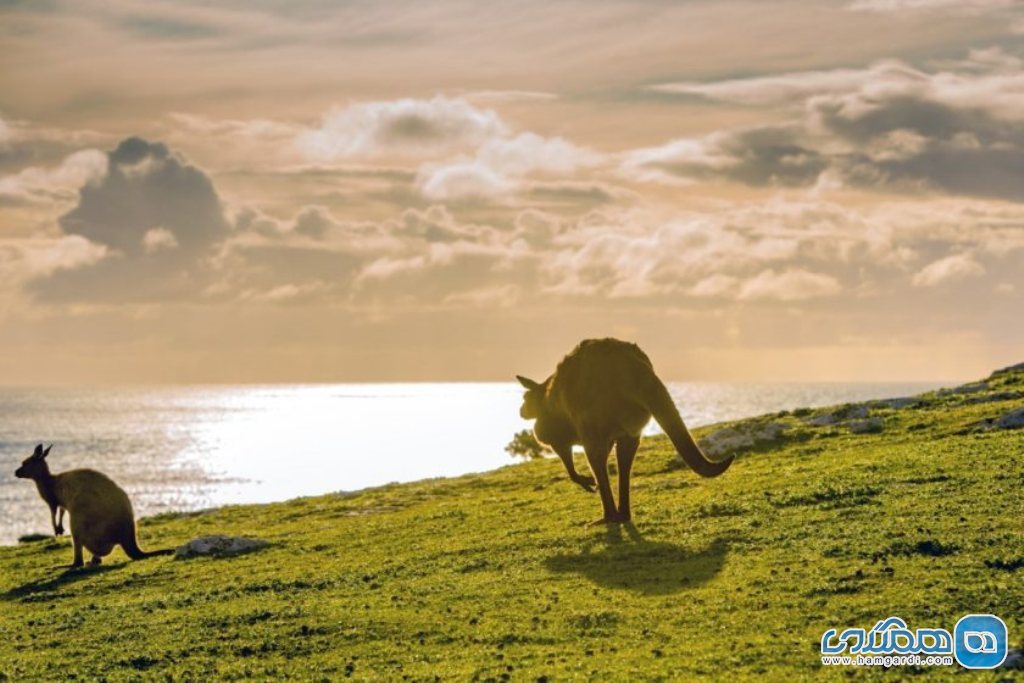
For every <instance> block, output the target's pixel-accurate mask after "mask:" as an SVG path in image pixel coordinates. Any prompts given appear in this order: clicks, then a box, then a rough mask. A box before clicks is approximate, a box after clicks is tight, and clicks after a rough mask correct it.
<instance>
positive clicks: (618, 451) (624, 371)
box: [516, 339, 733, 524]
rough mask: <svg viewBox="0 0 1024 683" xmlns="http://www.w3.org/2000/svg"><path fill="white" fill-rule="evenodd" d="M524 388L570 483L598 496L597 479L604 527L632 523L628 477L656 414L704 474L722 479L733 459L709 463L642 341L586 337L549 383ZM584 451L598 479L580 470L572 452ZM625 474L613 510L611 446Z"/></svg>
mask: <svg viewBox="0 0 1024 683" xmlns="http://www.w3.org/2000/svg"><path fill="white" fill-rule="evenodd" d="M516 379H518V380H519V383H520V384H522V385H523V387H524V388H525V389H526V393H525V394H524V396H523V405H522V408H520V410H519V414H520V415H521V416H522V417H523V418H524V419H527V420H536V422H535V423H534V428H533V431H534V435H535V436H536V437H537V440H538V441H540V442H541V443H545V444H547V445H549V446H550V447H551V448H552V449H553V450H554V451H555V453H557V454H558V457H559V458H561V460H562V463H563V464H564V465H565V469H566V471H567V472H568V473H569V478H570V479H571V480H572V481H574V482H576V483H577V484H579V485H580V486H582V487H583V488H585V489H586V490H588V491H591V492H593V490H594V484H595V478H596V484H597V491H598V493H600V495H601V506H602V508H603V509H604V517H603V518H602V519H600V520H597V522H595V523H597V524H599V523H614V522H627V521H629V520H630V519H631V518H632V514H631V512H630V501H629V477H630V472H631V470H632V467H633V459H634V458H635V457H636V451H637V448H638V447H639V446H640V434H641V433H642V432H643V429H644V427H645V426H646V425H647V423H648V422H649V421H650V419H651V417H652V416H653V417H654V419H655V420H656V421H657V422H658V424H659V425H661V428H662V429H663V430H665V433H666V434H667V435H668V437H669V439H671V441H672V444H673V445H674V446H675V448H676V451H677V452H678V453H679V455H680V456H681V457H682V459H683V461H684V462H686V464H687V465H689V466H690V468H691V469H693V471H694V472H696V473H697V474H699V475H700V476H702V477H717V476H718V475H720V474H722V473H723V472H725V471H726V470H727V469H729V465H731V464H732V461H733V458H732V457H729V458H727V459H725V460H722V461H718V462H716V461H713V460H709V459H708V457H707V456H706V455H704V453H703V451H701V449H700V447H699V446H698V445H697V442H695V441H694V440H693V436H691V434H690V431H689V430H688V429H687V428H686V425H685V424H684V423H683V419H682V417H680V416H679V411H678V410H676V407H675V404H674V403H673V402H672V397H671V396H670V395H669V393H668V389H666V388H665V385H664V384H663V383H662V381H661V380H660V379H658V376H657V375H656V374H654V367H653V365H651V361H650V359H649V358H648V357H647V354H645V353H644V352H643V351H641V350H640V347H638V346H637V345H636V344H630V343H628V342H623V341H619V340H618V339H586V340H584V341H582V342H580V343H579V345H578V346H577V347H576V348H575V349H573V350H572V351H571V352H570V353H569V355H567V356H566V357H565V358H564V359H562V362H560V363H559V364H558V366H557V367H556V368H555V373H554V374H553V375H551V376H550V377H548V378H547V379H546V380H544V381H543V382H535V381H534V380H531V379H527V378H526V377H522V376H519V375H517V376H516ZM574 445H579V446H583V449H584V451H585V452H586V455H587V463H588V464H589V465H590V470H591V472H593V475H594V476H593V477H588V476H586V475H581V474H579V473H578V472H577V471H576V467H575V465H574V464H573V460H572V447H573V446H574ZM613 445H614V446H615V456H616V459H617V461H618V470H619V502H618V507H616V505H615V499H614V497H613V496H612V489H611V483H610V481H609V477H608V457H609V455H610V454H611V449H612V446H613Z"/></svg>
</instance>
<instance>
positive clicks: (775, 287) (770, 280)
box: [737, 268, 842, 301]
mask: <svg viewBox="0 0 1024 683" xmlns="http://www.w3.org/2000/svg"><path fill="white" fill-rule="evenodd" d="M840 291H842V286H841V285H840V284H839V281H838V280H836V278H834V277H832V276H831V275H825V274H823V273H814V272H811V271H808V270H803V269H800V268H791V269H787V270H784V271H781V272H776V271H775V270H773V269H771V268H769V269H767V270H764V271H762V272H760V273H758V274H757V275H755V276H754V277H753V278H751V279H749V280H747V281H746V282H744V283H743V285H742V286H741V287H740V290H739V294H738V296H737V298H738V299H739V300H740V301H763V300H775V301H803V300H805V299H814V298H818V297H826V296H834V295H836V294H838V293H839V292H840Z"/></svg>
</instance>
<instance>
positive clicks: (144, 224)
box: [33, 137, 229, 301]
mask: <svg viewBox="0 0 1024 683" xmlns="http://www.w3.org/2000/svg"><path fill="white" fill-rule="evenodd" d="M106 156H107V172H106V174H105V175H104V176H103V177H102V178H101V179H100V180H98V181H94V182H90V183H86V184H85V185H83V186H82V187H81V188H80V189H79V193H78V204H77V205H76V206H75V207H74V208H72V209H71V210H70V211H68V212H67V213H65V214H64V215H63V216H62V217H61V218H60V221H59V224H60V228H61V230H62V231H63V232H64V234H66V235H70V236H77V237H80V238H82V239H85V240H88V241H89V242H90V243H93V244H97V245H101V246H102V247H104V248H105V250H106V254H107V258H104V259H102V260H100V261H97V262H95V263H92V264H88V265H83V266H82V267H80V268H75V269H69V270H62V271H59V272H56V273H53V274H52V275H51V276H50V277H46V278H41V279H39V280H36V281H35V282H34V283H33V289H34V290H35V292H36V293H37V294H38V295H39V296H41V297H43V298H47V299H55V300H90V299H103V300H114V301H116V300H123V299H136V300H143V299H152V298H166V297H169V296H178V295H182V294H184V293H190V292H195V291H197V290H198V289H201V287H202V286H203V281H204V280H205V279H206V278H207V277H208V275H209V273H208V269H207V267H206V263H205V259H206V258H207V257H209V256H210V255H211V254H212V248H213V247H214V245H216V244H218V243H219V242H221V241H222V240H223V239H224V238H225V237H226V236H227V234H228V230H229V226H228V223H227V221H226V220H225V218H224V214H223V211H222V207H221V202H220V198H219V197H218V195H217V192H216V190H215V189H214V187H213V183H212V182H211V180H210V179H209V177H208V176H207V175H206V174H205V173H203V171H201V170H200V169H198V168H197V167H195V166H193V165H191V164H189V163H188V162H187V161H185V160H184V159H183V158H182V157H180V156H178V155H177V154H174V153H172V152H171V151H170V150H169V149H168V148H167V147H166V146H165V145H163V144H160V143H155V142H149V141H146V140H143V139H142V138H136V137H133V138H127V139H125V140H123V141H122V142H121V143H120V144H119V145H118V146H117V147H116V148H115V149H114V150H112V151H111V152H109V153H108V154H107V155H106Z"/></svg>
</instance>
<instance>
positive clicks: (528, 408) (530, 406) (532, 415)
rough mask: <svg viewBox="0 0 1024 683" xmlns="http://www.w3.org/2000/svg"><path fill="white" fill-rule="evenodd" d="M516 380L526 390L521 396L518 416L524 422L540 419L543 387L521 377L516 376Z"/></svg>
mask: <svg viewBox="0 0 1024 683" xmlns="http://www.w3.org/2000/svg"><path fill="white" fill-rule="evenodd" d="M516 379H517V380H519V383H520V384H522V385H523V388H524V389H526V393H525V394H523V405H522V407H521V408H520V409H519V416H520V417H522V418H523V419H524V420H535V419H537V418H538V417H540V414H541V411H542V410H543V409H544V385H543V384H541V383H540V382H534V381H533V380H532V379H527V378H526V377H523V376H522V375H516Z"/></svg>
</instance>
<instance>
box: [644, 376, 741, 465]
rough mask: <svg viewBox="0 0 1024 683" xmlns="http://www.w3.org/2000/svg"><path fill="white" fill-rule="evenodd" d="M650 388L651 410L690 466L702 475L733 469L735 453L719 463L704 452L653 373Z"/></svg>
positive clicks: (649, 400)
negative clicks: (730, 467) (731, 466)
mask: <svg viewBox="0 0 1024 683" xmlns="http://www.w3.org/2000/svg"><path fill="white" fill-rule="evenodd" d="M648 388H649V390H648V392H647V394H648V396H647V401H648V405H647V409H648V410H650V411H651V414H652V415H654V419H655V420H657V422H658V424H659V425H661V428H662V429H663V430H665V434H667V435H668V438H669V439H671V440H672V445H673V446H675V447H676V452H677V453H679V455H680V457H682V459H683V461H684V462H685V463H686V464H687V465H689V466H690V469H692V470H693V471H694V472H696V473H697V474H699V475H700V476H702V477H717V476H718V475H720V474H722V473H723V472H725V471H726V470H727V469H729V465H731V464H732V461H733V456H729V457H728V458H726V459H725V460H721V461H718V462H716V461H714V460H709V459H708V457H707V456H706V455H704V451H702V450H701V449H700V446H698V445H697V442H696V441H694V440H693V436H692V435H691V434H690V430H688V429H687V428H686V425H685V424H684V423H683V418H682V417H680V415H679V411H678V410H677V409H676V405H675V403H673V402H672V397H671V396H670V395H669V393H668V389H666V388H665V385H664V384H663V383H662V381H661V380H660V379H658V378H657V376H655V375H653V373H652V375H651V382H650V384H649V385H648Z"/></svg>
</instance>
